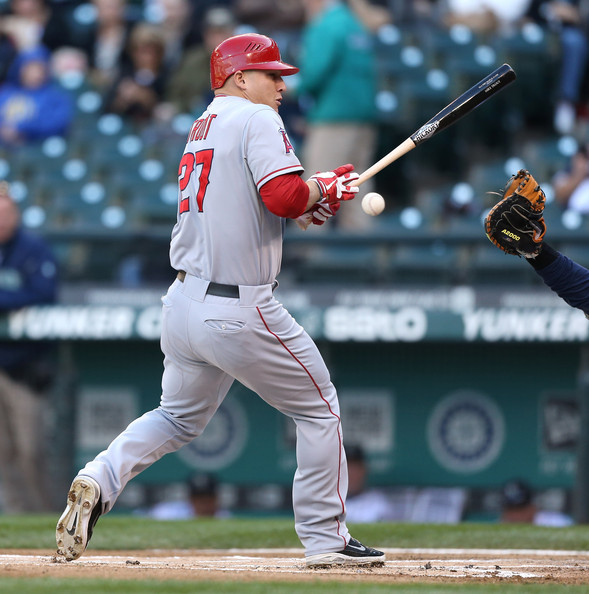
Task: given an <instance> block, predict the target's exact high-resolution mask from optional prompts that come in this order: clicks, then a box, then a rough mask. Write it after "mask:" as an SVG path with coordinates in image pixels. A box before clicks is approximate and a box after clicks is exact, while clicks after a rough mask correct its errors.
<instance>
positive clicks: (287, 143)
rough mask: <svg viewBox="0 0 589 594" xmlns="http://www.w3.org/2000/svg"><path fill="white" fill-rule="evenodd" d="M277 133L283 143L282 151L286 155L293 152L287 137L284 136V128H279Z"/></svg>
mask: <svg viewBox="0 0 589 594" xmlns="http://www.w3.org/2000/svg"><path fill="white" fill-rule="evenodd" d="M278 132H280V134H282V141H283V142H284V150H285V151H286V154H287V155H288V153H290V151H293V150H294V148H293V146H292V144H291V143H290V140H289V139H288V136H287V135H286V130H285V129H284V128H279V129H278Z"/></svg>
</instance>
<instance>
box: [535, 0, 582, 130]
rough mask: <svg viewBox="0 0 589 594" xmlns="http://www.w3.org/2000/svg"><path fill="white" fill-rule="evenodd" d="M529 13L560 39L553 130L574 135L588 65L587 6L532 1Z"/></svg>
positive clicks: (574, 0)
mask: <svg viewBox="0 0 589 594" xmlns="http://www.w3.org/2000/svg"><path fill="white" fill-rule="evenodd" d="M527 16H528V17H529V18H531V19H532V20H534V21H536V22H538V23H540V24H542V25H543V26H546V27H548V28H549V29H550V30H552V31H554V32H555V33H556V34H557V35H558V37H559V40H560V50H561V51H560V77H559V81H558V87H557V89H556V108H555V111H554V129H555V130H556V131H557V132H558V133H559V134H571V133H572V132H573V129H574V127H575V123H576V120H577V106H578V104H579V101H580V99H581V89H582V86H583V79H584V77H585V71H586V66H587V52H588V49H589V45H588V41H587V28H588V26H589V14H587V8H586V9H585V10H584V11H583V10H581V2H580V1H579V0H569V1H564V2H563V1H557V2H554V1H551V2H546V1H544V0H532V4H531V6H530V8H529V10H528V13H527Z"/></svg>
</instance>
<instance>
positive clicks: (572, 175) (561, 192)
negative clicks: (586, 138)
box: [552, 144, 589, 214]
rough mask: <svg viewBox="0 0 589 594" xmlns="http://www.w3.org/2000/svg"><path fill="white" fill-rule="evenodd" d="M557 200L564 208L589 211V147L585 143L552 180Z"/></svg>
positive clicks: (582, 211) (583, 212) (580, 211)
mask: <svg viewBox="0 0 589 594" xmlns="http://www.w3.org/2000/svg"><path fill="white" fill-rule="evenodd" d="M552 186H553V188H554V195H555V198H556V201H557V202H558V204H560V206H561V207H562V208H564V209H570V210H573V211H575V212H578V213H580V214H587V213H589V149H588V147H587V145H585V144H583V145H581V146H580V147H579V150H578V151H577V153H576V154H575V155H573V157H572V158H571V162H570V164H569V166H568V167H567V168H566V169H563V170H561V171H557V172H556V174H555V175H554V178H553V180H552Z"/></svg>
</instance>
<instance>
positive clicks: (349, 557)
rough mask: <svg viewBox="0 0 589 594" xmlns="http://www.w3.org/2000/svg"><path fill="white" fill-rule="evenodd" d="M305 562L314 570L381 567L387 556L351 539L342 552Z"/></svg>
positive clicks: (325, 554) (310, 558)
mask: <svg viewBox="0 0 589 594" xmlns="http://www.w3.org/2000/svg"><path fill="white" fill-rule="evenodd" d="M305 561H306V564H307V567H312V568H313V569H318V568H321V567H332V566H334V565H364V566H369V567H381V566H382V565H384V562H385V554H384V553H383V552H382V551H377V550H376V549H371V548H370V547H365V546H364V545H363V544H362V543H361V542H360V541H358V540H356V539H355V538H350V541H349V542H348V544H347V545H346V548H345V549H343V550H342V551H338V552H337V553H321V554H319V555H311V556H310V557H307V558H306V560H305Z"/></svg>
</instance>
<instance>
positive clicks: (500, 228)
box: [485, 169, 546, 258]
mask: <svg viewBox="0 0 589 594" xmlns="http://www.w3.org/2000/svg"><path fill="white" fill-rule="evenodd" d="M500 196H502V199H501V200H500V201H499V202H498V203H497V204H496V205H495V206H494V207H493V208H492V209H491V211H490V212H489V214H488V215H487V217H486V218H485V232H486V233H487V237H488V238H489V239H490V240H491V241H492V242H493V243H494V244H495V245H496V246H497V247H498V248H499V249H502V250H503V251H504V252H506V253H508V254H514V255H517V256H524V257H525V258H533V257H535V256H537V255H538V253H539V252H540V248H541V247H542V240H543V239H544V234H545V233H546V224H545V223H544V218H543V216H542V215H543V213H544V204H545V202H546V196H545V194H544V191H543V190H542V188H541V187H540V185H539V184H538V182H537V181H536V180H535V179H534V177H533V176H532V174H531V173H530V172H529V171H527V170H526V169H520V170H519V171H518V172H517V173H516V174H515V175H512V176H511V177H510V178H509V181H508V182H507V184H506V186H505V188H504V190H503V191H502V192H501V194H500Z"/></svg>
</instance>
